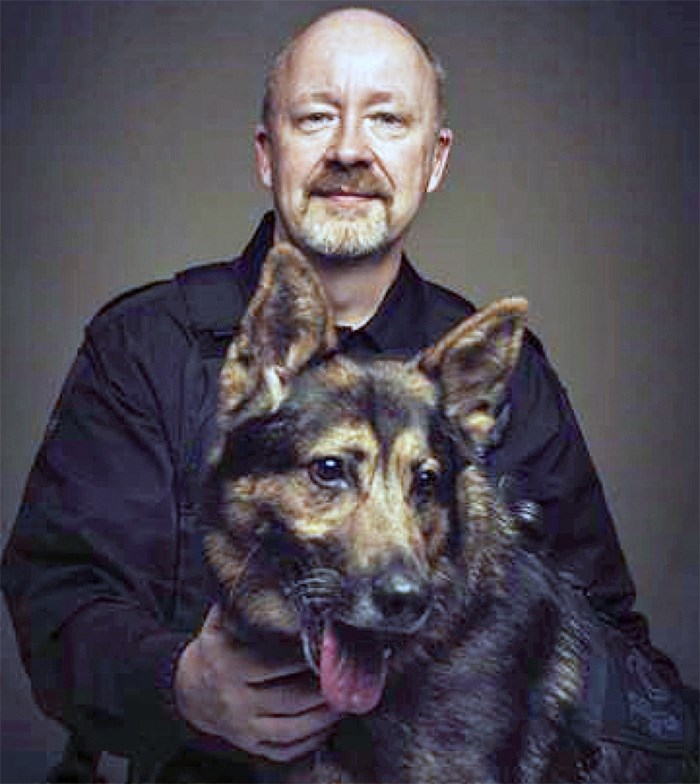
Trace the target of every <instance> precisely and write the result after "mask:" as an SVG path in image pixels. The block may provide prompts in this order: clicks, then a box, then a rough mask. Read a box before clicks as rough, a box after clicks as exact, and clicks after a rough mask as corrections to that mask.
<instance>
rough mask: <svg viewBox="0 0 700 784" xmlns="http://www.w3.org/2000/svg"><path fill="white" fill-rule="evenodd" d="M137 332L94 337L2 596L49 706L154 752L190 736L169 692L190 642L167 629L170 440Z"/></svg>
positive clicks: (172, 530)
mask: <svg viewBox="0 0 700 784" xmlns="http://www.w3.org/2000/svg"><path fill="white" fill-rule="evenodd" d="M151 327H152V325H151ZM132 332H133V330H132V331H130V330H128V329H126V328H125V327H124V325H123V323H121V322H120V320H118V319H117V320H114V319H112V320H109V323H108V325H107V326H104V325H100V326H98V327H95V326H94V325H93V326H92V327H91V328H89V329H88V332H87V336H86V339H85V342H84V344H83V346H82V347H81V349H80V351H79V354H78V357H77V359H76V361H75V363H74V366H73V368H72V370H71V372H70V374H69V377H68V379H67V381H66V383H65V385H64V388H63V391H62V394H61V397H60V399H59V402H58V404H57V406H56V408H55V411H54V413H53V416H52V418H51V421H50V424H49V427H48V429H47V433H46V436H45V439H44V442H43V444H42V446H41V448H40V450H39V453H38V456H37V458H36V461H35V463H34V466H33V468H32V471H31V474H30V477H29V480H28V484H27V487H26V491H25V495H24V498H23V501H22V504H21V508H20V511H19V515H18V518H17V521H16V524H15V527H14V530H13V532H12V535H11V537H10V539H9V544H8V546H7V548H6V550H5V554H4V564H3V589H4V591H5V596H6V599H7V602H8V606H9V608H10V611H11V614H12V617H13V621H14V624H15V628H16V632H17V637H18V641H19V646H20V651H21V655H22V658H23V661H24V664H25V667H26V669H27V671H28V672H29V675H30V678H31V682H32V686H33V690H34V694H35V697H36V699H37V701H38V703H39V705H40V706H41V707H42V709H43V710H44V711H45V712H46V713H47V714H48V715H50V716H52V717H54V718H56V719H58V720H60V721H61V722H62V723H64V724H65V725H66V726H67V727H68V728H69V729H72V730H74V731H77V732H78V733H79V735H80V736H81V737H82V738H83V739H84V740H86V741H87V742H88V744H89V745H91V746H93V747H94V748H95V749H106V750H109V751H111V752H113V753H117V754H127V755H132V756H133V755H135V754H139V753H146V754H154V753H155V754H158V756H160V755H161V754H167V753H168V750H169V749H170V748H172V747H174V746H176V745H177V744H178V742H179V741H180V740H181V739H182V738H183V736H184V734H185V733H186V732H187V729H186V725H185V722H184V721H183V720H182V719H181V718H180V717H179V716H178V715H177V713H176V711H175V710H174V706H173V701H172V690H171V686H172V676H173V669H174V665H175V662H176V659H177V657H178V655H179V653H180V652H181V650H182V649H183V648H184V646H185V644H186V643H187V641H188V639H189V638H190V636H191V635H190V634H189V633H187V631H185V630H177V629H174V628H172V625H169V624H168V622H167V618H168V614H169V612H170V610H171V607H170V604H171V603H172V597H173V595H174V590H173V589H174V585H173V581H174V579H175V578H174V574H175V565H176V564H175V560H176V558H177V554H176V503H177V501H176V498H175V497H174V493H173V483H174V468H173V458H172V450H173V444H172V443H171V435H170V434H169V433H168V428H167V427H166V424H165V422H164V417H163V415H162V407H163V400H162V399H161V397H160V393H159V390H158V389H157V383H156V382H155V380H154V378H153V377H152V374H151V373H150V371H149V363H150V362H151V359H152V357H151V356H150V355H149V350H148V349H144V348H143V347H142V346H138V345H136V344H135V343H136V342H137V341H135V338H134V335H133V334H132ZM154 352H155V349H154ZM171 381H172V383H174V384H176V381H177V379H176V378H172V379H171Z"/></svg>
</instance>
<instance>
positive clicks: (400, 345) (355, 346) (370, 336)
mask: <svg viewBox="0 0 700 784" xmlns="http://www.w3.org/2000/svg"><path fill="white" fill-rule="evenodd" d="M274 225H275V218H274V213H273V212H272V211H270V212H267V213H265V215H264V216H263V218H262V220H261V221H260V223H259V225H258V227H257V229H256V231H255V233H254V234H253V236H252V238H251V239H250V241H249V242H248V244H247V245H246V247H245V249H244V250H243V253H242V254H241V261H242V262H243V263H242V264H241V265H240V275H241V279H242V281H243V284H244V286H245V288H246V290H247V292H248V294H249V295H250V296H252V295H253V292H254V291H255V288H256V286H257V284H258V280H259V278H260V272H261V269H262V264H263V261H264V260H265V257H266V256H267V253H268V251H269V250H270V248H271V247H272V243H273V237H274ZM425 286H426V283H425V281H424V280H423V278H421V276H420V275H419V274H418V273H417V272H416V270H415V269H414V267H413V266H412V265H411V263H410V262H409V261H408V259H407V258H406V256H403V257H402V259H401V266H400V267H399V272H398V274H397V276H396V278H395V279H394V282H393V283H392V284H391V286H390V287H389V289H388V291H387V292H386V294H385V295H384V298H383V299H382V301H381V303H380V304H379V307H378V308H377V310H376V312H375V313H374V315H373V316H372V318H371V319H370V320H369V321H368V322H367V323H366V324H365V325H364V326H363V327H360V328H359V329H357V330H353V331H352V332H350V333H346V334H344V335H343V336H342V339H341V343H342V344H344V345H346V346H347V347H348V350H357V351H359V352H361V353H363V354H367V353H369V354H374V353H382V354H396V355H402V356H407V355H410V354H412V353H414V352H416V351H418V350H419V349H420V348H421V347H422V345H424V343H423V342H421V338H422V334H421V329H420V325H421V317H422V315H423V314H424V310H425V306H426V303H425V290H424V289H425Z"/></svg>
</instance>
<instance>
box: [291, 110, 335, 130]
mask: <svg viewBox="0 0 700 784" xmlns="http://www.w3.org/2000/svg"><path fill="white" fill-rule="evenodd" d="M331 122H333V116H332V115H331V114H328V112H309V113H308V114H304V115H302V116H301V117H300V118H299V119H298V121H297V124H298V125H299V127H300V128H301V129H302V130H303V131H313V130H316V129H318V128H324V127H325V126H326V125H328V124H329V123H331Z"/></svg>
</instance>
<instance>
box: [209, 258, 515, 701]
mask: <svg viewBox="0 0 700 784" xmlns="http://www.w3.org/2000/svg"><path fill="white" fill-rule="evenodd" d="M525 309H526V303H525V302H524V300H520V299H508V300H502V301H500V302H498V303H496V304H494V305H492V306H491V307H490V308H487V309H486V310H484V311H482V312H480V313H478V314H477V315H475V316H474V317H472V318H471V319H468V320H466V321H465V322H463V323H461V324H460V325H458V326H457V327H456V328H455V329H453V330H452V331H451V332H449V333H448V334H447V335H446V336H445V337H444V338H442V340H440V341H439V342H438V343H437V344H436V345H434V346H432V347H431V348H429V349H427V350H425V351H423V352H422V353H420V354H419V355H418V356H417V357H415V358H414V359H412V360H411V361H408V362H401V361H398V360H388V359H384V360H381V359H380V360H375V361H372V362H358V361H355V360H353V359H350V358H348V357H347V356H344V355H342V354H341V353H339V352H338V351H336V336H335V331H334V328H333V324H332V315H331V312H330V310H329V307H328V305H327V303H326V299H325V296H324V293H323V290H322V287H321V285H320V282H319V280H318V278H317V277H316V274H315V273H314V271H313V269H312V268H311V267H310V265H308V264H307V263H306V261H305V260H304V259H303V258H301V256H300V255H299V254H298V253H297V252H296V251H295V250H293V249H292V248H291V247H290V246H278V247H276V248H275V249H273V250H272V251H271V253H270V254H269V256H268V258H267V260H266V262H265V265H264V269H263V273H262V278H261V282H260V284H259V287H258V290H257V292H256V294H255V296H254V298H253V300H252V302H251V304H250V307H249V309H248V311H247V313H246V315H245V317H244V319H243V321H242V323H241V328H240V332H239V334H238V335H237V337H236V339H235V340H234V341H233V343H232V344H231V346H230V349H229V352H228V355H227V359H226V362H225V365H224V368H223V370H222V373H221V378H220V407H219V425H220V434H221V435H220V443H219V445H218V447H217V450H216V454H215V455H214V458H213V461H212V464H213V471H212V475H211V477H212V478H211V482H210V488H212V493H211V494H210V496H211V498H212V499H213V504H212V505H211V506H210V514H211V516H212V519H211V520H210V522H211V523H213V530H212V532H211V533H210V534H209V536H208V538H207V553H208V557H209V560H210V562H211V564H212V565H213V567H214V570H215V572H216V574H217V577H218V580H219V582H220V584H221V586H222V589H223V596H224V598H223V602H224V605H225V608H226V610H227V611H228V612H229V613H230V614H231V616H232V618H235V623H236V626H237V628H238V630H239V631H242V632H243V633H247V634H249V635H253V636H255V637H256V639H258V640H259V641H263V640H267V641H275V640H283V639H285V638H291V637H294V638H296V639H298V640H301V642H302V643H303V647H304V650H305V653H306V656H307V658H308V660H309V662H310V664H311V665H312V666H313V667H314V668H315V669H316V670H317V672H318V673H319V675H320V679H321V686H322V689H323V691H324V694H325V696H326V698H327V699H328V701H329V702H330V703H331V704H333V705H334V706H335V707H336V708H337V709H339V710H341V711H346V712H357V713H361V712H365V711H367V710H370V709H371V708H372V707H374V705H376V703H377V702H378V700H379V699H380V697H381V694H382V691H383V688H384V683H385V678H386V674H387V669H388V667H389V665H388V664H387V659H388V655H389V652H391V651H393V653H394V655H393V658H392V661H396V662H397V663H400V661H401V658H402V654H405V652H406V651H407V650H408V649H409V648H410V646H412V645H414V644H415V643H416V641H420V642H421V644H423V645H424V646H425V645H429V644H430V642H431V640H438V639H440V637H441V636H444V635H445V634H446V629H447V625H448V622H449V618H450V616H451V614H454V613H456V612H458V611H459V608H460V607H461V603H462V601H463V599H464V594H465V593H466V592H468V590H469V587H468V586H469V582H470V579H471V581H472V583H474V581H475V580H476V577H477V576H479V575H482V576H483V575H487V573H489V570H490V571H491V572H493V571H494V570H495V567H494V563H495V562H496V560H497V559H496V557H495V555H494V553H495V552H496V550H497V549H498V542H499V541H500V540H501V539H503V537H504V536H507V533H508V532H507V525H506V524H505V523H504V521H503V519H502V516H499V512H498V510H497V504H496V503H495V501H494V499H493V493H491V492H490V490H489V486H488V483H487V482H486V480H485V478H484V477H483V474H481V472H480V471H479V468H478V455H479V453H480V449H481V447H482V446H483V444H484V443H485V441H486V440H487V439H488V436H489V431H490V429H491V428H492V427H493V424H494V416H495V411H496V408H497V406H498V403H499V401H500V400H501V398H502V395H503V392H504V390H505V387H506V384H507V381H508V377H509V375H510V373H511V371H512V369H513V366H514V364H515V362H516V359H517V356H518V352H519V348H520V344H521V341H522V335H523V329H524V325H523V320H524V313H525ZM465 510H466V512H465ZM397 666H398V665H397Z"/></svg>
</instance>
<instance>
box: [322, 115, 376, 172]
mask: <svg viewBox="0 0 700 784" xmlns="http://www.w3.org/2000/svg"><path fill="white" fill-rule="evenodd" d="M372 155H373V153H372V148H371V145H370V144H369V140H368V139H367V135H366V133H365V129H364V128H363V126H362V122H361V121H359V120H355V119H354V118H348V119H343V120H342V122H340V123H339V124H338V127H337V129H336V133H335V136H334V137H333V140H332V142H331V144H330V146H329V148H328V152H327V154H326V157H327V158H328V160H329V161H331V162H333V163H336V164H340V165H341V166H357V165H362V164H365V165H370V164H371V163H372Z"/></svg>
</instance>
